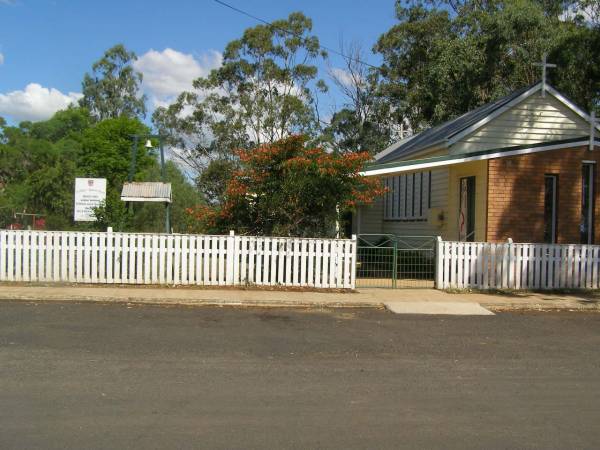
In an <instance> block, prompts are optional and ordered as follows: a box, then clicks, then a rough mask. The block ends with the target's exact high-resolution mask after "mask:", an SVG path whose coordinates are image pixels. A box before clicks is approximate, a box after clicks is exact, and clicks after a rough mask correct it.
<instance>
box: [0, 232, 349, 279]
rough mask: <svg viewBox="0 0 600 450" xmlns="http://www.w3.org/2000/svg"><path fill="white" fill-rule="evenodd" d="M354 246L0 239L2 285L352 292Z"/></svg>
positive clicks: (56, 235)
mask: <svg viewBox="0 0 600 450" xmlns="http://www.w3.org/2000/svg"><path fill="white" fill-rule="evenodd" d="M355 261H356V239H352V240H350V239H304V238H278V237H254V236H236V235H234V234H233V232H231V234H230V235H229V236H213V235H171V234H138V233H113V232H106V233H91V232H63V231H9V230H2V231H0V281H40V282H73V283H108V284H110V283H118V284H121V283H124V284H173V285H219V286H224V285H245V284H249V285H269V286H277V285H280V286H305V287H316V288H354V286H355V273H356V272H355V266H356V264H355Z"/></svg>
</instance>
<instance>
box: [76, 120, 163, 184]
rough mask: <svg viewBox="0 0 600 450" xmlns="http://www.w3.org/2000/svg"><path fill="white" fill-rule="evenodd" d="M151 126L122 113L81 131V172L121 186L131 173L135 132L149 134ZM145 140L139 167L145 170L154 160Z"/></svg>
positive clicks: (138, 151) (138, 160) (141, 145)
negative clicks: (145, 144) (145, 145)
mask: <svg viewBox="0 0 600 450" xmlns="http://www.w3.org/2000/svg"><path fill="white" fill-rule="evenodd" d="M149 132H150V130H149V128H148V127H146V126H145V125H144V124H142V123H141V122H140V121H139V120H138V119H132V118H129V117H126V116H121V117H118V118H116V119H106V120H103V121H101V122H98V123H97V124H95V125H94V126H92V127H89V128H88V129H86V130H85V131H84V132H83V134H82V139H81V152H80V156H79V168H80V171H81V172H82V173H83V174H84V176H87V177H100V176H102V177H104V178H107V180H108V185H109V186H112V187H113V188H115V189H120V188H121V185H122V184H123V182H124V181H125V180H126V179H127V176H128V174H129V167H130V161H131V150H132V143H133V139H132V135H134V134H148V133H149ZM143 144H144V143H143V142H141V141H140V142H138V149H137V158H136V170H137V172H142V171H144V170H146V169H148V168H149V167H150V166H151V165H152V164H153V162H154V159H153V155H149V154H148V152H147V149H146V148H145V147H144V145H143Z"/></svg>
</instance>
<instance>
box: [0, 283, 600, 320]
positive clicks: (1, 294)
mask: <svg viewBox="0 0 600 450" xmlns="http://www.w3.org/2000/svg"><path fill="white" fill-rule="evenodd" d="M0 300H24V301H36V302H42V301H45V302H52V301H61V302H64V301H74V302H103V303H113V302H117V303H136V304H160V305H188V306H214V305H218V306H263V307H305V308H306V307H317V308H365V307H368V308H373V307H374V308H384V307H387V308H388V309H390V310H391V311H394V312H404V313H413V314H427V313H428V314H465V313H466V312H469V313H477V314H482V313H484V311H485V309H487V310H491V311H504V310H546V309H555V310H584V309H585V310H600V299H599V298H598V297H593V296H591V295H583V294H581V295H563V296H559V295H551V294H539V293H538V294H534V293H524V294H514V295H491V294H468V293H461V294H450V293H447V292H443V291H438V290H435V289H395V290H394V289H360V290H359V291H358V292H337V293H335V292H333V293H328V292H298V291H283V290H259V289H225V288H222V289H201V288H196V287H146V286H97V285H95V286H92V285H56V284H54V285H39V284H37V285H24V284H16V283H2V284H0ZM483 308H485V309H483Z"/></svg>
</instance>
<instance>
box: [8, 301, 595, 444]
mask: <svg viewBox="0 0 600 450" xmlns="http://www.w3.org/2000/svg"><path fill="white" fill-rule="evenodd" d="M599 446H600V314H598V313H591V314H590V313H538V314H502V315H497V316H486V317H447V316H446V317H441V316H398V315H393V314H391V313H388V312H386V311H377V310H334V311H298V310H294V311H292V310H281V309H272V310H260V309H245V310H243V309H231V308H165V307H147V306H146V307H127V306H124V305H110V306H109V305H98V304H96V305H94V304H25V303H10V302H0V448H2V449H13V448H14V449H34V448H44V449H53V448H78V449H79V448H80V449H83V448H85V449H93V448H106V449H117V448H132V449H133V448H139V449H153V448H164V449H175V448H178V449H183V448H211V449H212V448H243V449H251V448H298V449H309V448H310V449H312V448H344V449H346V448H365V449H366V448H370V449H374V448H377V449H382V448H394V449H395V448H419V449H422V448H440V449H442V448H443V449H452V448H456V449H468V448H481V449H496V448H497V449H517V448H518V449H524V448H540V449H542V448H543V449H551V448H556V449H565V448H590V449H591V448H598V447H599Z"/></svg>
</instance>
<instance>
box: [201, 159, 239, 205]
mask: <svg viewBox="0 0 600 450" xmlns="http://www.w3.org/2000/svg"><path fill="white" fill-rule="evenodd" d="M237 168H238V164H237V163H236V162H235V161H234V160H233V159H225V158H219V159H214V160H212V161H211V162H210V163H209V164H208V166H207V167H206V169H205V170H203V171H202V172H201V173H200V176H198V178H196V186H197V187H198V189H199V190H200V192H201V193H202V194H203V195H204V198H205V199H206V201H207V202H208V203H209V204H211V205H219V204H222V203H223V201H224V200H225V189H226V188H227V182H228V181H229V179H230V178H231V176H232V174H233V172H234V171H235V170H236V169H237Z"/></svg>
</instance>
